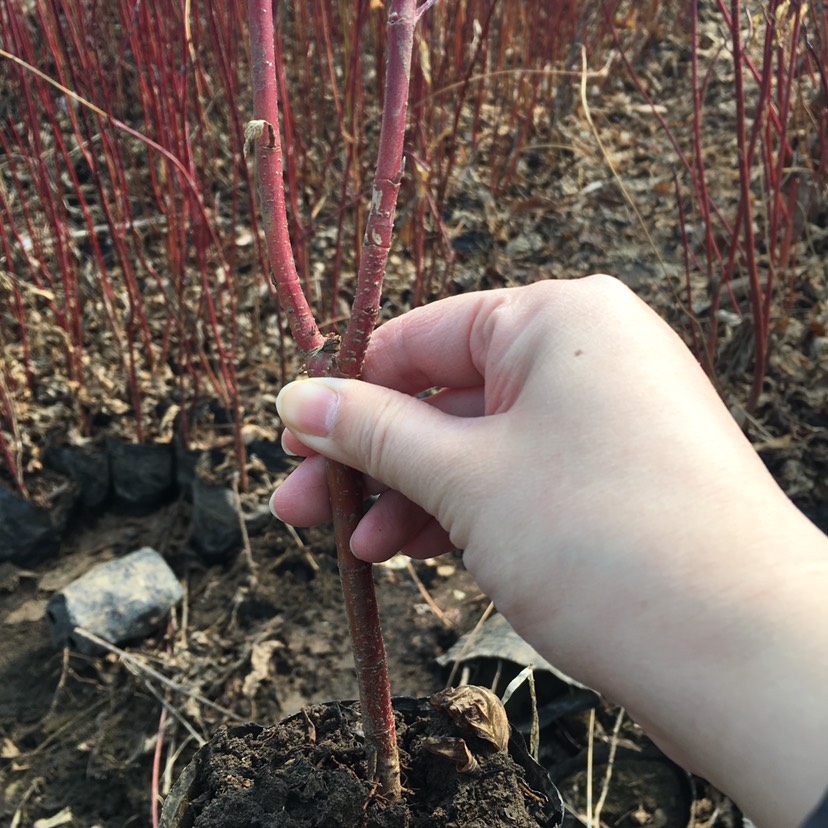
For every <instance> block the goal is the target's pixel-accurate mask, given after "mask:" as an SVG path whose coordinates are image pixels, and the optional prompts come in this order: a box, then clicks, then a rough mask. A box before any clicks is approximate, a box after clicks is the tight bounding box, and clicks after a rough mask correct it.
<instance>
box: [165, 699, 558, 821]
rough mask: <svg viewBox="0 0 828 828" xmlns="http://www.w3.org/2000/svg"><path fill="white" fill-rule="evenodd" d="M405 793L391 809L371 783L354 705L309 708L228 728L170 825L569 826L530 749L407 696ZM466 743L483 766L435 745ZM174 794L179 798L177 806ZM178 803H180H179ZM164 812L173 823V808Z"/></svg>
mask: <svg viewBox="0 0 828 828" xmlns="http://www.w3.org/2000/svg"><path fill="white" fill-rule="evenodd" d="M395 706H396V710H397V725H398V730H397V733H398V739H399V744H400V748H401V760H402V766H403V785H404V794H403V798H402V800H401V801H399V802H395V803H387V802H384V801H383V800H382V798H381V797H379V796H377V795H376V793H375V791H376V786H375V785H373V784H372V783H371V782H370V781H368V780H367V779H366V764H365V752H364V739H363V735H362V729H361V721H360V718H359V714H358V711H356V710H355V709H354V706H353V705H351V704H346V703H336V702H334V703H331V704H328V705H322V706H315V707H310V708H307V709H305V710H303V711H302V712H301V713H299V714H297V715H295V716H292V717H290V718H289V719H287V720H286V721H284V722H282V723H281V724H280V725H277V726H275V727H269V728H262V727H259V726H257V725H247V726H245V727H240V728H226V727H224V728H221V729H220V730H219V732H218V733H217V734H216V736H215V737H214V739H213V740H212V741H211V742H210V744H209V745H208V746H207V747H205V748H204V749H202V751H200V752H199V753H198V754H197V755H196V758H195V760H194V764H195V767H196V770H195V778H194V779H193V780H192V781H191V782H190V784H189V785H188V786H186V787H187V788H188V790H187V791H186V795H187V796H188V798H189V801H190V807H189V809H188V810H186V811H185V816H184V817H182V818H180V819H178V818H176V819H173V820H171V821H170V822H166V821H165V820H162V826H163V828H185V826H187V828H189V826H190V825H193V826H195V828H220V827H221V826H228V825H251V826H253V825H255V826H261V828H276V826H279V828H306V827H307V828H310V826H322V825H324V826H326V827H327V826H330V828H337V826H341V828H351V826H364V827H365V828H440V827H441V826H456V825H463V826H468V828H499V826H512V828H535V826H538V825H548V826H550V828H552V826H557V825H560V820H561V818H562V816H563V814H562V806H561V803H560V800H559V797H558V796H557V793H556V792H554V791H552V792H551V793H552V799H551V800H550V799H548V798H547V795H546V794H545V793H544V787H546V788H547V789H548V787H549V786H548V783H547V785H546V786H544V785H543V780H542V779H541V777H542V776H543V774H542V772H541V770H540V768H539V766H535V768H532V767H531V760H530V759H529V756H528V753H526V750H525V748H524V749H523V752H522V755H521V754H519V752H518V751H515V753H514V758H513V755H511V754H509V753H499V752H497V751H496V750H495V749H494V748H493V747H492V746H491V745H488V744H487V743H485V742H483V741H482V740H480V739H479V738H477V737H474V736H469V735H468V734H464V733H461V732H460V731H459V730H457V728H456V727H454V726H453V725H452V724H451V722H450V721H449V719H448V718H447V717H446V716H445V715H444V714H442V713H440V712H438V711H436V710H434V709H433V708H432V707H431V705H430V704H429V703H428V700H426V699H422V700H414V699H407V700H398V701H397V703H396V705H395ZM444 737H449V738H455V739H456V738H463V739H464V740H465V741H466V743H467V744H468V746H469V748H470V750H472V752H473V754H474V756H475V759H476V761H477V762H478V767H477V768H475V769H474V770H471V771H468V772H465V773H463V772H459V771H458V769H457V766H456V765H455V764H453V763H452V761H451V760H450V759H447V758H444V757H440V756H435V755H434V754H433V753H432V752H430V751H429V750H428V749H427V747H426V744H427V742H428V740H440V739H443V738H444ZM176 793H177V792H176V791H173V794H172V795H171V797H170V799H171V800H175V794H176ZM171 804H172V803H171ZM171 810H172V809H171V807H170V806H166V807H165V811H164V817H165V818H166V817H167V816H168V813H169V812H170V811H171Z"/></svg>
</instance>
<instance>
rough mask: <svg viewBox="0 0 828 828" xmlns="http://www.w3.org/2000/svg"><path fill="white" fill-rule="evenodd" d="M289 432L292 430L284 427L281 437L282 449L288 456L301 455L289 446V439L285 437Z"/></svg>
mask: <svg viewBox="0 0 828 828" xmlns="http://www.w3.org/2000/svg"><path fill="white" fill-rule="evenodd" d="M289 434H290V431H289V430H288V429H287V428H284V429H282V436H281V437H280V438H279V443H280V444H281V446H282V451H283V452H284V453H285V454H287V456H288V457H298V456H299V455H298V454H296V452H295V451H291V450H290V449H289V448H288V445H287V440H286V439H285V437H287V436H288V435H289Z"/></svg>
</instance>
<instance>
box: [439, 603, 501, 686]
mask: <svg viewBox="0 0 828 828" xmlns="http://www.w3.org/2000/svg"><path fill="white" fill-rule="evenodd" d="M494 608H495V605H494V601H489V606H487V607H486V609H484V610H483V615H481V616H480V620H479V621H478V622H477V623H476V624H475V625H474V629H473V630H472V631H471V632H470V633H469V637H468V638H467V639H466V642H465V644H463V648H462V649H461V650H460V652H459V653H458V655H457V658H455V659H454V664H453V665H452V668H451V673H449V677H448V681H447V682H446V687H451V686H452V682H453V681H454V679H455V678H456V676H457V671H458V670H459V669H460V663H461V662H462V661H463V656H464V655H465V653H466V652H467V651H468V649H469V647H471V645H472V642H473V640H474V637H475V636H476V635H477V634H478V633H479V632H480V629H481V627H482V626H483V625H484V624H485V623H486V620H487V619H488V617H489V616H490V615H491V614H492V613H493V612H494Z"/></svg>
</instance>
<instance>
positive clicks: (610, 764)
mask: <svg viewBox="0 0 828 828" xmlns="http://www.w3.org/2000/svg"><path fill="white" fill-rule="evenodd" d="M594 712H595V710H594V708H593V713H594ZM626 712H627V711H626V710H624V708H623V707H622V708H621V709H620V710H619V711H618V716H617V717H616V719H615V724H614V725H613V728H612V736H611V737H610V749H609V757H608V758H607V770H606V773H605V774H604V784H603V786H602V787H601V795H600V796H599V797H598V802H597V803H596V805H595V824H596V826H600V825H601V811H602V810H603V808H604V803H605V802H606V801H607V794H608V793H609V786H610V780H611V779H612V771H613V768H614V767H615V753H616V751H617V750H618V734H619V733H620V732H621V724H622V723H623V721H624V716H625V715H626Z"/></svg>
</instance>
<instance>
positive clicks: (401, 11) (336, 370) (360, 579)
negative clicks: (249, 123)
mask: <svg viewBox="0 0 828 828" xmlns="http://www.w3.org/2000/svg"><path fill="white" fill-rule="evenodd" d="M248 13H249V19H250V53H251V65H252V70H253V87H254V112H255V117H256V121H257V124H258V126H257V127H256V131H254V132H251V134H250V136H249V140H253V141H254V142H255V145H256V161H257V165H258V172H259V189H260V195H261V201H262V213H263V216H264V227H265V236H266V238H267V241H268V251H269V253H270V261H271V267H272V269H273V273H274V277H275V279H276V285H277V290H278V291H279V297H280V299H281V300H282V302H283V304H284V305H285V307H286V309H287V312H288V317H289V319H290V323H291V328H292V330H293V333H294V336H295V338H296V340H297V343H298V344H299V347H300V348H301V349H302V350H303V351H304V352H305V354H306V355H307V356H308V359H307V363H308V371H309V372H310V373H311V374H313V375H320V374H329V375H330V374H335V375H339V376H344V377H353V378H358V377H359V375H360V373H361V370H362V363H363V360H364V358H365V351H366V349H367V347H368V340H369V338H370V336H371V333H372V331H373V329H374V325H375V324H376V319H377V313H378V312H379V301H380V294H381V291H382V281H383V277H384V275H385V266H386V263H387V260H388V251H389V249H390V247H391V235H392V231H393V226H394V214H395V211H396V205H397V194H398V193H399V188H400V180H401V178H402V153H403V144H404V140H405V124H406V114H407V108H408V85H409V76H410V71H411V52H412V48H413V41H414V26H415V23H416V0H392V2H391V4H390V9H389V13H388V66H387V70H386V82H385V96H384V103H383V116H382V125H381V128H380V147H379V157H378V160H377V171H376V176H375V179H374V187H373V197H372V199H371V207H370V210H369V213H368V219H367V222H366V228H365V237H364V240H363V246H362V255H361V258H360V268H359V275H358V281H357V288H356V295H355V297H354V305H353V309H352V314H351V320H350V322H349V324H348V327H347V330H346V332H345V336H344V337H343V340H342V345H341V349H340V352H339V355H338V358H337V354H336V349H335V347H325V348H323V346H324V345H326V342H327V340H325V338H324V337H323V336H322V335H321V334H320V332H319V329H318V327H317V325H316V322H315V321H314V319H313V315H312V312H311V309H310V306H309V304H308V301H307V299H306V298H305V296H304V294H303V293H302V289H301V283H300V281H299V277H298V274H297V272H296V265H295V262H294V259H293V255H292V251H291V246H290V238H289V233H288V224H287V215H286V210H285V197H284V183H283V182H284V178H283V170H282V151H281V144H280V141H279V111H278V96H277V83H276V78H277V75H276V71H275V65H276V63H275V60H276V58H275V49H274V32H273V13H272V10H271V8H270V4H269V3H267V2H264V0H249V2H248ZM354 132H355V134H356V131H354ZM357 167H358V165H357ZM327 480H328V492H329V497H330V500H331V506H332V511H333V517H334V534H335V536H336V547H337V558H338V561H339V569H340V574H341V578H342V590H343V597H344V600H345V607H346V614H347V617H348V625H349V627H350V631H351V642H352V647H353V652H354V663H355V666H356V672H357V683H358V686H359V695H360V702H361V707H362V715H363V720H364V723H365V725H364V726H365V736H366V741H367V743H368V749H369V751H370V752H371V754H372V757H371V758H372V762H371V765H372V767H371V769H370V770H371V775H372V776H373V775H376V778H377V781H378V783H379V792H380V794H381V795H382V796H384V797H385V798H386V799H389V800H396V799H399V797H400V795H401V786H400V764H399V754H398V751H397V736H396V729H395V726H394V709H393V705H392V703H391V688H390V682H389V680H388V662H387V658H386V655H385V646H384V644H383V640H382V630H381V628H380V623H379V613H378V610H377V599H376V593H375V590H374V581H373V575H372V567H371V565H370V564H367V563H365V562H363V561H359V560H357V559H356V558H355V557H354V556H353V554H352V553H351V550H350V541H351V536H352V534H353V531H354V529H355V528H356V526H357V524H358V523H359V520H360V518H361V517H362V514H363V501H364V492H363V484H362V476H361V475H360V474H359V473H358V472H356V471H354V470H353V469H349V468H347V467H345V466H342V465H339V464H337V463H329V464H328V467H327Z"/></svg>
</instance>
